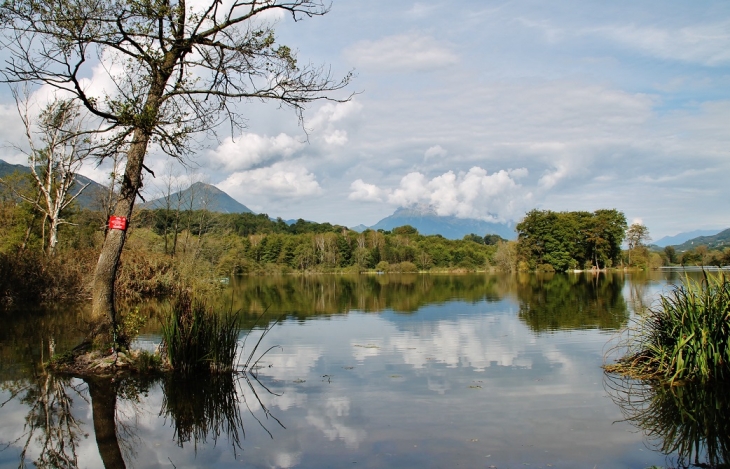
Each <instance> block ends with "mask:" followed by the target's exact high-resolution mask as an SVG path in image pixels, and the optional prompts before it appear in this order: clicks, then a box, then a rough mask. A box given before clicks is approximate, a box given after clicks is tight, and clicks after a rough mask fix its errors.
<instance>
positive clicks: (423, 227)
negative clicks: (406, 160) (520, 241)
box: [353, 207, 517, 239]
mask: <svg viewBox="0 0 730 469" xmlns="http://www.w3.org/2000/svg"><path fill="white" fill-rule="evenodd" d="M403 225H411V226H412V227H414V228H416V229H417V230H418V232H419V233H420V234H422V235H436V234H439V235H441V236H443V237H444V238H449V239H462V238H463V237H464V236H466V235H468V234H471V233H474V234H477V235H480V236H484V235H486V234H496V235H499V236H501V237H503V238H505V239H515V238H516V237H517V233H516V232H515V228H514V224H511V223H494V222H487V221H483V220H478V219H475V218H457V217H454V216H440V215H438V214H437V213H436V211H435V210H433V209H432V208H430V207H419V208H404V207H401V208H398V209H396V211H395V212H394V213H393V214H392V215H390V216H388V217H385V218H383V219H382V220H380V221H379V222H377V223H376V224H374V225H373V226H371V227H369V228H371V229H373V230H378V229H383V230H392V229H393V228H397V227H399V226H403ZM353 229H356V231H363V230H364V229H367V228H366V227H363V225H359V226H357V227H353Z"/></svg>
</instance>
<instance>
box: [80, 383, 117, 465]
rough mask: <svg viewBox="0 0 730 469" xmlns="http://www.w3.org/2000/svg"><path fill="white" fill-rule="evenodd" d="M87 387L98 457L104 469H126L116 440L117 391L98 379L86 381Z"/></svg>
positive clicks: (109, 384)
mask: <svg viewBox="0 0 730 469" xmlns="http://www.w3.org/2000/svg"><path fill="white" fill-rule="evenodd" d="M86 382H87V384H88V385H89V396H90V397H91V409H92V414H93V419H94V436H95V437H96V446H97V448H98V449H99V455H100V456H101V460H102V462H103V463H104V467H105V468H106V469H126V467H127V466H126V464H125V463H124V457H123V456H122V451H121V450H120V448H119V440H118V438H117V422H116V411H117V391H116V389H115V387H114V386H113V385H112V384H111V383H108V382H104V381H103V380H101V379H99V378H91V379H87V380H86Z"/></svg>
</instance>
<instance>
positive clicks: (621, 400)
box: [604, 375, 730, 468]
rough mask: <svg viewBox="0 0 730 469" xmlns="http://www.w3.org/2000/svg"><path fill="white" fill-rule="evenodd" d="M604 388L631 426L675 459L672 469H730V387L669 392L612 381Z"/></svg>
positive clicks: (656, 385)
mask: <svg viewBox="0 0 730 469" xmlns="http://www.w3.org/2000/svg"><path fill="white" fill-rule="evenodd" d="M604 386H605V387H606V390H607V391H608V394H609V395H610V396H611V398H612V399H613V401H614V402H615V403H616V404H617V405H618V406H619V408H620V409H621V412H622V413H623V415H624V417H625V419H626V421H627V422H629V423H631V424H633V425H635V426H636V427H637V428H639V429H641V430H642V431H643V432H644V434H645V435H646V436H647V437H648V438H649V439H650V440H652V441H653V442H654V443H653V444H652V446H654V447H655V448H656V449H657V450H659V451H661V452H662V453H664V454H666V455H667V456H670V457H675V458H676V464H673V465H672V466H671V467H703V468H721V467H728V466H727V463H728V462H730V419H728V418H727V415H728V412H730V392H728V391H730V387H729V386H728V384H727V383H722V382H720V383H718V382H713V383H702V382H692V383H686V384H685V385H684V386H670V385H668V384H666V383H660V382H656V381H653V382H652V381H643V382H637V381H635V380H632V379H630V378H626V377H623V376H618V375H607V376H606V379H605V380H604Z"/></svg>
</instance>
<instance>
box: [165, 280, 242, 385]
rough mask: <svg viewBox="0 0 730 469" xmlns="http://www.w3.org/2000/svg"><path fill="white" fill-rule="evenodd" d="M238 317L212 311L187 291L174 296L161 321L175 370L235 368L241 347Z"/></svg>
mask: <svg viewBox="0 0 730 469" xmlns="http://www.w3.org/2000/svg"><path fill="white" fill-rule="evenodd" d="M238 330H239V325H238V316H237V315H236V314H234V313H233V312H232V311H227V312H220V311H213V309H212V308H210V307H209V306H208V305H207V304H206V303H205V302H204V301H202V300H200V299H193V298H191V296H190V294H189V293H187V292H186V291H181V292H178V293H177V295H176V296H175V297H174V298H173V300H172V303H171V306H170V311H169V314H168V315H167V317H166V318H165V320H164V321H163V324H162V344H163V355H164V357H165V358H166V360H167V363H168V365H169V366H170V368H172V369H173V370H174V371H177V372H181V373H192V372H198V371H209V372H213V373H222V372H230V371H234V361H235V358H236V351H237V348H238Z"/></svg>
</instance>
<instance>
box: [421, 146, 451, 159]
mask: <svg viewBox="0 0 730 469" xmlns="http://www.w3.org/2000/svg"><path fill="white" fill-rule="evenodd" d="M448 154H449V152H448V151H446V150H445V149H444V148H443V147H442V146H441V145H436V146H433V147H430V148H429V149H428V150H426V152H425V153H424V154H423V156H424V157H425V158H426V159H430V158H443V157H445V156H446V155H448Z"/></svg>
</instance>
